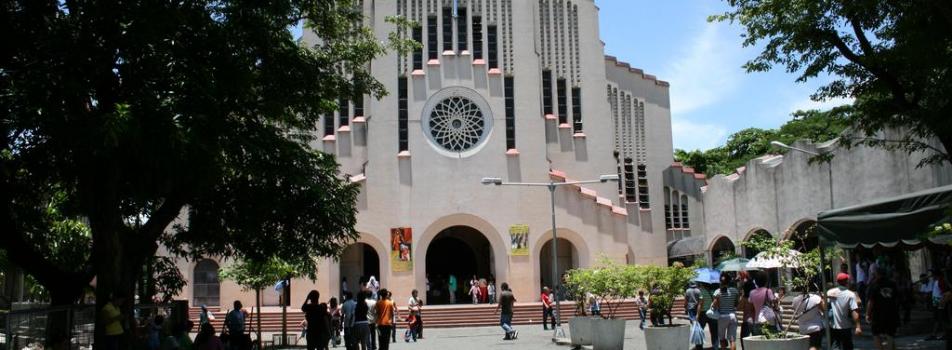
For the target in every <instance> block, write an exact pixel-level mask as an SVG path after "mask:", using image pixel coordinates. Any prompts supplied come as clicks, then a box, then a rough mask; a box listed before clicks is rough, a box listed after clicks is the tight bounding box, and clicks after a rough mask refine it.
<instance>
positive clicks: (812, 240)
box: [789, 220, 820, 253]
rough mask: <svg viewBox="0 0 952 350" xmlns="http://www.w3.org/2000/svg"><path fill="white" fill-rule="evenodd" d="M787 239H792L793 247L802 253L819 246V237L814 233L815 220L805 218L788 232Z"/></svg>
mask: <svg viewBox="0 0 952 350" xmlns="http://www.w3.org/2000/svg"><path fill="white" fill-rule="evenodd" d="M789 239H791V240H793V249H796V250H799V251H800V252H802V253H806V252H809V251H811V250H813V249H816V248H817V247H819V246H820V239H819V238H818V237H817V235H816V221H813V220H805V221H803V222H801V223H799V224H797V226H796V227H794V229H793V232H790V237H789Z"/></svg>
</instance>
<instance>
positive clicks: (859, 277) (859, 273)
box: [856, 263, 866, 283]
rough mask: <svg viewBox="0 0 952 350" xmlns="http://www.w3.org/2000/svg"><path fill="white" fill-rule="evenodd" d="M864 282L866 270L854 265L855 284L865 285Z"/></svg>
mask: <svg viewBox="0 0 952 350" xmlns="http://www.w3.org/2000/svg"><path fill="white" fill-rule="evenodd" d="M865 282H866V269H864V268H863V265H860V263H856V283H865Z"/></svg>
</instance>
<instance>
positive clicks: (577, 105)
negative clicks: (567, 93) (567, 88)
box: [572, 87, 582, 132]
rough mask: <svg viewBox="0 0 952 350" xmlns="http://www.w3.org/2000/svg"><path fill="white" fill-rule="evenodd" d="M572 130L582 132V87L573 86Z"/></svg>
mask: <svg viewBox="0 0 952 350" xmlns="http://www.w3.org/2000/svg"><path fill="white" fill-rule="evenodd" d="M572 130H573V131H574V132H582V88H580V87H573V88H572Z"/></svg>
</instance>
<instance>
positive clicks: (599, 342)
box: [592, 318, 625, 350]
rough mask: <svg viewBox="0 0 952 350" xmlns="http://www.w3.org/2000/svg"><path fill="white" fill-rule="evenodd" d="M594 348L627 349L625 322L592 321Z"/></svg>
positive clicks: (606, 349)
mask: <svg viewBox="0 0 952 350" xmlns="http://www.w3.org/2000/svg"><path fill="white" fill-rule="evenodd" d="M592 335H593V337H592V348H593V349H594V350H621V349H624V348H625V320H614V319H611V320H610V319H598V318H596V319H592Z"/></svg>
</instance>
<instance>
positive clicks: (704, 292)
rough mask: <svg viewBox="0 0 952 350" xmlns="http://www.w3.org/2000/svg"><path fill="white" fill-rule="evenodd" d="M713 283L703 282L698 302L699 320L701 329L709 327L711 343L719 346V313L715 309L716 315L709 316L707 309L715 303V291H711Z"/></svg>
mask: <svg viewBox="0 0 952 350" xmlns="http://www.w3.org/2000/svg"><path fill="white" fill-rule="evenodd" d="M711 287H712V286H711V285H709V284H707V283H701V285H700V289H701V299H700V302H698V304H697V310H696V311H695V312H696V313H697V320H698V323H699V325H700V326H701V329H704V327H707V331H708V333H710V334H711V345H712V346H714V347H716V346H717V344H718V343H717V315H716V310H715V315H714V317H708V316H707V310H710V309H711V305H713V304H714V293H713V292H712V291H711Z"/></svg>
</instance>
